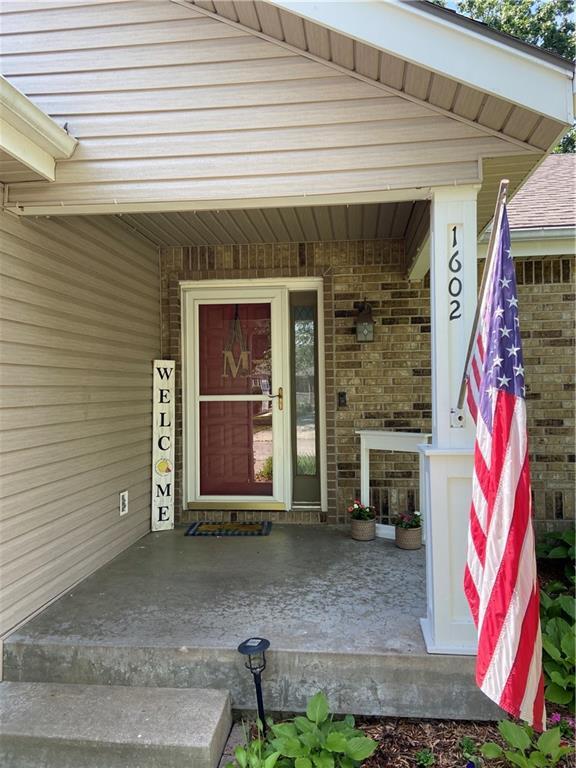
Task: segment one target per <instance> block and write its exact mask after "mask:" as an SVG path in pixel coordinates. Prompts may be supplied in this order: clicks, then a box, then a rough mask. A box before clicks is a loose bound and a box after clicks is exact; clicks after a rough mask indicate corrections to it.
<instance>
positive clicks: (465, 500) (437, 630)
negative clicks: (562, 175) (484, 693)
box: [420, 185, 479, 654]
mask: <svg viewBox="0 0 576 768" xmlns="http://www.w3.org/2000/svg"><path fill="white" fill-rule="evenodd" d="M478 189H479V187H478V186H476V185H474V186H472V185H470V186H462V187H450V188H438V189H435V190H433V195H432V206H431V233H430V244H431V252H430V270H431V281H430V294H431V315H432V317H431V327H432V444H431V445H430V446H421V448H420V450H421V453H422V458H423V461H422V463H421V466H422V468H423V470H424V482H423V485H424V491H425V493H424V499H423V500H422V501H421V505H422V507H423V510H424V515H425V520H426V536H427V545H426V568H427V572H426V576H427V616H426V618H424V619H422V621H421V624H422V631H423V633H424V638H425V641H426V647H427V649H428V652H429V653H461V654H473V653H475V648H476V635H475V629H474V625H473V623H472V619H471V616H470V613H469V610H468V605H467V603H466V599H465V597H464V592H463V588H462V582H463V577H464V565H465V562H466V541H467V529H468V515H469V510H470V498H471V477H472V461H473V459H472V451H473V444H474V430H473V422H472V419H471V418H470V416H469V414H468V413H467V412H466V411H465V410H464V411H463V412H462V413H458V412H457V411H456V406H457V400H458V392H459V388H460V379H461V376H462V369H463V366H464V361H465V357H466V349H467V345H468V339H469V335H470V332H471V327H472V321H473V318H474V312H475V309H476V290H477V287H476V284H477V279H476V270H477V265H476V238H477V231H476V196H477V193H478Z"/></svg>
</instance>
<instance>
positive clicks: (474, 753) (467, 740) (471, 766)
mask: <svg viewBox="0 0 576 768" xmlns="http://www.w3.org/2000/svg"><path fill="white" fill-rule="evenodd" d="M458 746H459V747H460V751H461V752H462V757H463V758H464V759H465V760H466V761H467V762H466V768H479V766H480V765H481V764H482V762H481V760H482V758H481V757H480V755H479V754H478V745H477V744H476V742H475V741H474V739H472V738H471V737H470V736H463V737H462V738H461V739H460V741H459V742H458Z"/></svg>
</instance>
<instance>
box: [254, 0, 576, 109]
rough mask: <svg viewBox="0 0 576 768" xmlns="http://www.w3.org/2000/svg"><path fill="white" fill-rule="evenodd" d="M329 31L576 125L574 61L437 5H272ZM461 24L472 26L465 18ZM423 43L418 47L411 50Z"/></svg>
mask: <svg viewBox="0 0 576 768" xmlns="http://www.w3.org/2000/svg"><path fill="white" fill-rule="evenodd" d="M268 2H270V3H271V4H272V5H274V6H276V7H278V8H281V9H283V10H285V11H288V12H290V13H293V14H296V15H298V16H300V17H302V18H305V19H307V20H309V21H311V22H314V23H316V24H320V25H322V26H323V27H326V28H327V29H331V30H333V31H335V32H338V33H341V34H344V35H346V36H348V37H351V38H353V39H354V40H357V41H359V42H362V43H366V44H368V45H371V46H373V47H374V48H377V49H378V50H380V51H385V52H386V53H389V54H391V55H394V56H397V57H399V58H401V59H403V60H405V61H409V62H411V63H413V64H416V65H418V66H421V67H426V68H427V69H430V70H432V71H433V72H436V73H437V74H439V75H443V76H445V77H448V78H450V79H453V80H458V81H459V82H461V83H464V84H466V85H468V86H471V87H473V88H476V89H478V90H480V91H483V92H485V93H489V94H492V95H493V96H496V97H498V98H501V99H505V100H506V101H508V102H510V103H513V104H517V105H519V106H521V107H524V108H527V109H531V110H534V111H535V112H538V113H540V114H542V115H546V116H548V117H550V118H552V119H554V120H559V121H560V122H564V123H568V124H569V123H571V122H572V120H573V119H574V103H573V93H572V82H571V81H572V72H571V67H570V63H569V62H567V61H563V60H562V59H561V58H560V57H557V56H554V55H553V54H548V53H547V52H544V51H539V50H538V49H537V48H535V47H534V46H528V45H526V44H523V43H521V42H520V41H518V40H515V39H514V38H512V37H509V38H508V40H506V39H505V36H504V35H498V34H497V33H496V34H493V35H492V34H486V32H485V29H487V28H485V29H483V25H480V24H478V23H474V22H471V23H470V24H464V23H462V20H463V19H464V17H461V16H460V15H459V14H455V13H453V12H451V11H446V10H445V9H442V8H440V9H439V8H438V7H437V6H434V5H432V3H426V2H407V1H406V0H386V2H382V1H381V0H377V1H374V0H371V1H370V2H367V1H365V0H362V1H361V2H355V3H346V2H341V1H340V2H339V1H338V0H319V1H318V0H316V1H315V2H310V1H309V0H268ZM464 21H468V20H466V19H464ZM414 40H418V41H419V43H418V45H414Z"/></svg>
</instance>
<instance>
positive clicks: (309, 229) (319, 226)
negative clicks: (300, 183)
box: [121, 200, 430, 254]
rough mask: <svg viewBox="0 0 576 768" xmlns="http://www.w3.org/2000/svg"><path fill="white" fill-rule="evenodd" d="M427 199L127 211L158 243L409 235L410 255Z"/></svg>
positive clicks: (128, 219) (424, 223)
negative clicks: (165, 211)
mask: <svg viewBox="0 0 576 768" xmlns="http://www.w3.org/2000/svg"><path fill="white" fill-rule="evenodd" d="M429 205H430V204H429V202H428V201H426V200H416V201H408V202H398V203H380V204H378V203H374V204H370V205H349V206H346V205H331V206H316V207H312V206H307V207H306V206H305V207H297V208H296V207H294V208H253V209H245V210H222V211H220V210H213V211H185V212H182V213H148V214H123V215H122V217H121V218H122V221H124V222H125V223H127V224H128V225H129V226H130V227H131V228H132V229H134V230H136V231H137V232H138V233H139V234H141V235H143V236H144V237H146V238H148V239H149V240H151V241H152V242H153V243H154V244H155V245H158V246H167V247H168V246H178V245H230V244H237V243H240V244H245V243H285V242H317V241H329V240H375V239H381V238H402V239H406V250H407V252H408V253H409V254H411V253H412V252H413V250H415V249H416V248H417V247H418V246H419V245H420V243H421V241H422V239H423V238H424V235H425V234H426V231H427V230H428V223H429V215H428V210H429Z"/></svg>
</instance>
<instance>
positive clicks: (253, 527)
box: [184, 520, 272, 536]
mask: <svg viewBox="0 0 576 768" xmlns="http://www.w3.org/2000/svg"><path fill="white" fill-rule="evenodd" d="M271 529H272V523H271V522H270V521H269V520H265V521H264V522H260V523H211V522H205V523H192V525H191V526H190V528H188V530H187V531H186V533H185V534H184V535H185V536H268V535H269V533H270V530H271Z"/></svg>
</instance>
